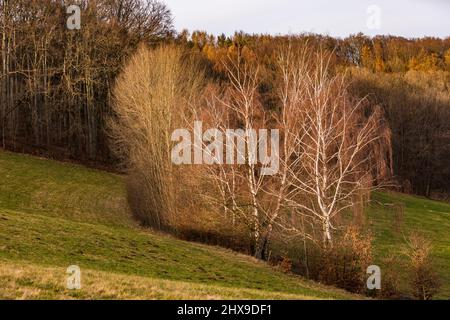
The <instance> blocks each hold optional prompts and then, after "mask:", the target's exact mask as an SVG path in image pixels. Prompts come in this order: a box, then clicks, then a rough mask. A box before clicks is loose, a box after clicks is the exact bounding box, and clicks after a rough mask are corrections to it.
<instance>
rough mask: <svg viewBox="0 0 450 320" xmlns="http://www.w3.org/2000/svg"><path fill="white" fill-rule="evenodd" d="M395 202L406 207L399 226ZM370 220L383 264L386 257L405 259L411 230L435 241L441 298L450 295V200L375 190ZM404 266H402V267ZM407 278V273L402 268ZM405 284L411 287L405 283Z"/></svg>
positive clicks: (435, 262)
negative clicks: (449, 201) (394, 206)
mask: <svg viewBox="0 0 450 320" xmlns="http://www.w3.org/2000/svg"><path fill="white" fill-rule="evenodd" d="M393 205H397V206H398V205H401V206H403V208H404V218H403V219H402V220H403V222H402V223H401V224H400V226H397V227H396V226H395V221H396V219H395V218H394V216H395V213H394V210H393V209H392V207H393ZM368 216H369V223H370V227H371V230H372V233H373V235H374V236H375V251H376V255H377V260H378V262H379V264H380V266H382V265H383V261H382V259H383V257H387V256H389V255H392V256H396V257H397V258H399V259H400V261H401V260H404V259H405V257H404V256H402V254H401V248H402V246H404V245H405V243H406V239H407V237H408V235H409V234H411V232H419V233H421V234H424V235H425V236H426V237H427V238H429V239H430V240H431V241H432V243H433V259H434V266H435V269H436V271H437V272H438V274H439V277H440V280H441V284H442V288H441V290H440V292H439V294H438V295H437V298H440V299H449V298H450V204H448V203H443V202H438V201H432V200H428V199H424V198H420V197H414V196H409V195H405V194H401V193H395V192H391V193H375V194H374V196H373V201H372V204H371V206H370V208H369V210H368ZM400 268H401V267H400ZM400 274H401V275H402V276H403V280H404V282H406V281H407V276H408V275H407V274H406V273H405V272H404V271H403V270H400ZM403 288H404V289H407V286H406V284H405V283H403Z"/></svg>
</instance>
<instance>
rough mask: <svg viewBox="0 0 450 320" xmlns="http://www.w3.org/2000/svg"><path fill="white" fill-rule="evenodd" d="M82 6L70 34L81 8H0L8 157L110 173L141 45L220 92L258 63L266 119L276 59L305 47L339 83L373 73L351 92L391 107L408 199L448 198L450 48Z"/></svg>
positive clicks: (114, 4)
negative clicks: (230, 63)
mask: <svg viewBox="0 0 450 320" xmlns="http://www.w3.org/2000/svg"><path fill="white" fill-rule="evenodd" d="M75 3H78V4H79V5H80V7H81V29H80V30H68V29H67V27H66V20H67V18H68V16H69V15H68V14H67V13H66V9H67V7H68V6H69V5H71V4H74V1H57V0H32V1H29V0H14V1H12V0H0V51H1V58H0V59H1V67H0V92H1V95H0V147H2V148H7V149H11V150H15V151H20V152H30V153H39V154H43V155H46V156H51V157H57V158H71V159H75V160H78V161H91V162H94V163H97V164H99V163H101V164H103V165H104V164H106V165H108V166H114V165H116V160H115V159H114V158H113V156H112V153H111V150H110V144H109V142H108V133H107V130H106V129H105V122H106V119H107V118H108V117H109V116H110V115H111V108H112V104H113V99H112V95H111V88H112V86H113V84H114V83H115V81H116V77H117V75H118V73H119V72H120V70H121V68H122V66H123V64H124V62H125V61H126V60H127V58H128V57H129V56H130V54H131V53H133V52H134V51H135V50H136V48H137V47H138V44H139V43H141V42H144V43H147V44H149V45H151V46H156V45H158V44H159V43H161V42H165V43H167V42H171V43H175V44H177V45H180V46H183V47H186V48H188V49H189V52H190V54H191V55H193V56H197V57H199V58H200V59H201V60H202V61H203V65H202V67H203V68H204V69H205V72H206V74H207V76H208V77H211V78H214V79H216V80H222V81H224V80H225V79H226V70H224V68H223V64H222V63H221V61H222V60H223V59H224V57H226V56H227V55H229V54H236V53H237V52H240V54H242V56H243V57H245V58H246V59H247V60H249V61H252V60H253V61H256V60H257V61H258V63H259V64H260V66H261V70H260V77H261V82H260V86H259V88H258V93H259V95H260V96H261V100H262V101H263V104H264V106H265V108H268V109H271V110H275V109H277V108H278V107H279V106H278V105H277V97H276V93H275V92H274V84H273V83H274V82H273V80H274V77H275V75H274V70H275V65H276V53H275V48H277V47H279V46H280V45H282V44H283V43H284V44H286V43H287V42H288V41H293V42H298V43H304V42H307V43H308V44H309V46H311V47H315V48H316V49H317V50H319V49H321V50H325V51H327V52H330V53H332V61H331V64H332V67H333V70H334V72H345V70H348V68H355V69H356V70H366V71H367V72H351V74H352V76H354V79H353V81H354V86H353V93H354V94H355V95H357V96H359V97H363V96H366V95H368V96H369V98H370V99H372V101H373V102H376V103H378V104H379V105H381V106H382V107H383V108H384V110H385V112H386V116H387V119H388V121H389V124H390V126H391V129H392V134H393V137H392V138H393V139H392V142H393V161H392V162H393V164H394V166H393V169H394V174H396V175H398V179H397V180H398V184H399V186H400V187H401V188H402V190H403V191H407V192H415V193H419V194H423V195H427V196H430V195H431V194H432V193H433V191H436V190H437V191H439V192H442V193H448V191H449V190H450V179H449V170H448V168H449V167H450V163H449V161H450V160H449V157H448V156H447V155H448V143H449V141H448V139H449V138H448V137H449V135H450V134H449V128H448V123H450V119H449V115H448V111H447V110H449V109H450V108H449V98H448V97H449V96H450V93H449V86H448V83H449V72H450V38H447V39H438V38H423V39H405V38H402V37H394V36H378V37H367V36H364V35H362V34H358V35H353V36H350V37H347V38H345V39H336V38H332V37H329V36H321V35H315V34H302V35H298V36H293V37H291V36H289V37H287V36H271V35H250V34H246V33H244V32H236V33H235V34H234V35H233V36H225V35H220V36H213V35H211V34H208V33H206V32H202V31H195V32H192V33H189V32H188V31H182V32H179V33H175V32H174V30H173V26H172V16H171V13H170V11H169V9H168V8H167V7H166V6H165V5H164V4H162V3H161V2H158V1H155V0H145V1H143V0H83V1H75ZM407 74H408V75H407ZM413 78H416V79H424V80H423V81H422V80H418V81H415V80H413ZM402 81H403V82H404V84H402ZM414 81H415V82H414ZM412 82H414V84H413V83H412ZM425 82H426V83H427V84H425ZM435 120H436V121H437V122H434V121H435ZM423 123H425V124H426V126H423V125H422V124H423ZM425 130H427V131H426V132H425ZM423 173H425V174H423Z"/></svg>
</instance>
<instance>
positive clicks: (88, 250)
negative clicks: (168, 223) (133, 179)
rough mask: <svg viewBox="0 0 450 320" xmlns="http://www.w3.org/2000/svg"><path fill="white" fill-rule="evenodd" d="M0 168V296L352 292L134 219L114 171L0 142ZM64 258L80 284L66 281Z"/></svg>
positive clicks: (316, 295) (341, 295)
mask: <svg viewBox="0 0 450 320" xmlns="http://www.w3.org/2000/svg"><path fill="white" fill-rule="evenodd" d="M0 177H1V179H0V288H1V289H0V298H40V299H42V298H44V299H47V298H56V299H59V298H134V299H169V298H170V299H187V298H199V299H200V298H203V299H210V298H234V299H251V298H258V299H263V298H269V299H278V298H282V299H333V298H335V299H352V298H358V296H354V295H350V294H348V293H345V292H343V291H341V290H337V289H334V288H329V287H325V286H321V285H319V284H316V283H314V282H310V281H307V280H304V279H302V278H301V277H296V276H293V275H287V274H285V273H282V272H280V271H278V270H276V269H274V268H272V267H269V266H268V265H266V264H264V263H262V262H259V261H256V260H254V259H252V258H250V257H247V256H244V255H241V254H237V253H234V252H231V251H228V250H224V249H221V248H214V247H209V246H205V245H201V244H195V243H189V242H185V241H180V240H177V239H174V238H173V237H170V236H166V235H162V234H157V233H152V232H149V231H148V230H143V229H140V228H139V227H138V226H137V225H136V224H135V222H134V221H133V220H132V218H131V216H130V214H129V212H128V210H127V205H126V200H125V192H124V187H123V182H122V178H121V177H120V176H117V175H114V174H110V173H105V172H101V171H97V170H92V169H87V168H84V167H81V166H77V165H72V164H62V163H58V162H54V161H50V160H45V159H39V158H35V157H30V156H24V155H17V154H11V153H6V152H1V151H0ZM69 265H78V266H80V268H81V271H82V289H81V290H76V291H73V290H67V289H65V277H66V274H65V271H66V268H67V267H68V266H69Z"/></svg>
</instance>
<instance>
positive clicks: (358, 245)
mask: <svg viewBox="0 0 450 320" xmlns="http://www.w3.org/2000/svg"><path fill="white" fill-rule="evenodd" d="M320 250H321V259H320V260H319V262H320V265H319V266H318V267H319V268H318V270H317V271H318V274H317V276H318V280H319V281H321V282H323V283H326V284H329V285H334V286H337V287H340V288H343V289H345V290H348V291H350V292H354V293H362V292H364V291H365V288H366V277H367V274H366V272H367V267H368V266H370V265H371V261H372V239H371V237H369V236H367V235H364V234H362V233H361V232H360V231H359V229H358V228H356V227H353V226H351V227H348V228H347V230H346V231H345V232H344V234H343V235H342V236H341V237H340V238H339V239H336V241H334V243H333V245H332V246H327V247H325V248H322V249H320ZM314 269H317V267H316V268H314Z"/></svg>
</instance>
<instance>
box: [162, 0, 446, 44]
mask: <svg viewBox="0 0 450 320" xmlns="http://www.w3.org/2000/svg"><path fill="white" fill-rule="evenodd" d="M163 2H165V3H166V4H167V5H168V7H169V8H170V9H171V10H172V13H173V15H174V18H175V27H176V29H177V30H182V29H185V28H186V29H189V30H190V31H192V30H204V31H208V32H210V33H214V34H216V35H217V34H220V33H225V34H227V35H230V34H233V33H234V31H236V30H243V31H245V32H248V33H270V34H287V33H301V32H314V33H322V34H329V35H332V36H341V37H343V36H347V35H349V34H352V33H358V32H363V33H365V34H368V35H376V34H392V35H400V36H405V37H422V36H437V37H442V38H444V37H448V36H450V0H372V1H368V0H163ZM378 17H379V18H378Z"/></svg>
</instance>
